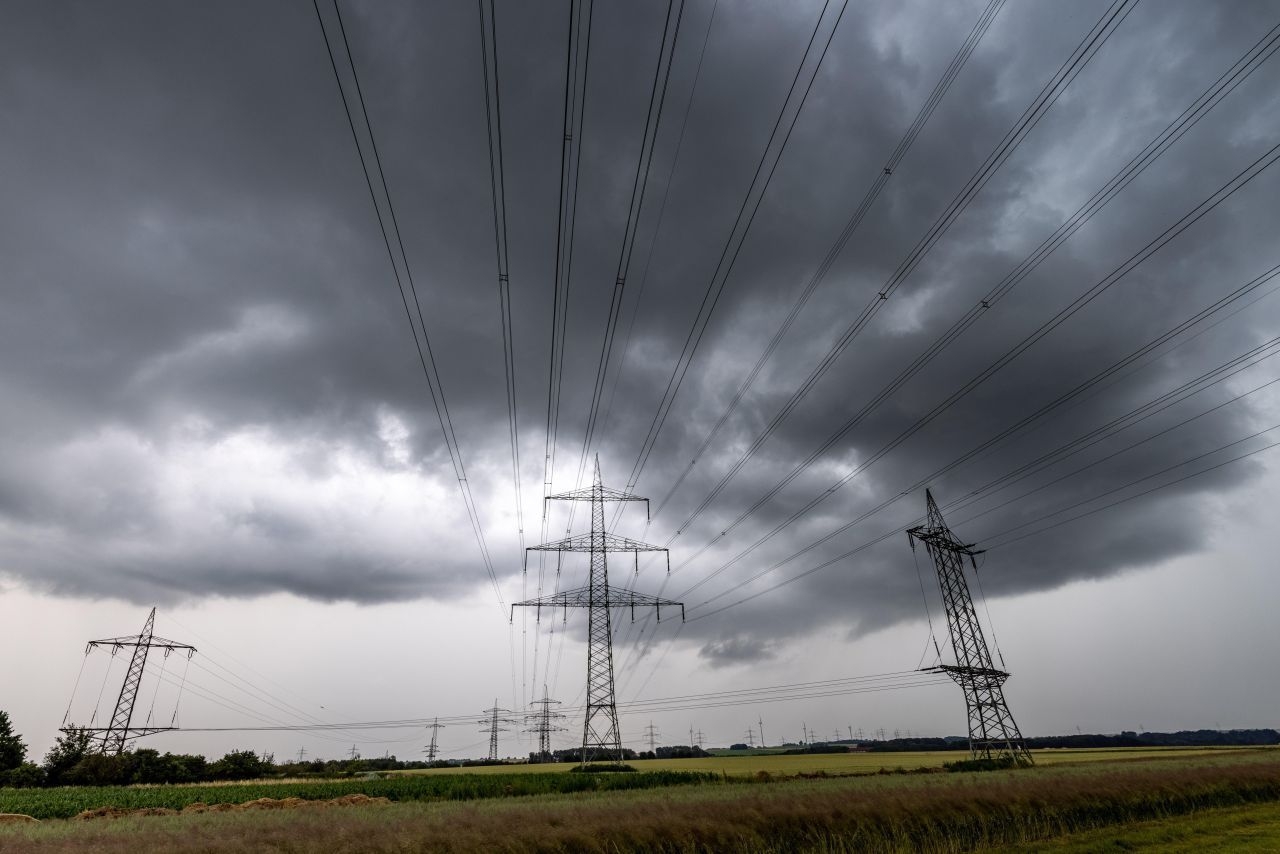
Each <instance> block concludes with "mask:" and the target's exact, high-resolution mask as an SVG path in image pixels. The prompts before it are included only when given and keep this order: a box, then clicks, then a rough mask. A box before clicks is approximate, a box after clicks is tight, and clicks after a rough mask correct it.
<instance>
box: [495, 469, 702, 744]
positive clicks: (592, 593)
mask: <svg viewBox="0 0 1280 854" xmlns="http://www.w3.org/2000/svg"><path fill="white" fill-rule="evenodd" d="M543 500H544V501H589V502H591V533H590V534H588V535H586V536H581V535H579V536H576V537H567V538H565V539H563V540H558V541H556V542H553V543H543V544H542V545H538V546H530V547H529V548H527V549H525V569H526V571H528V557H529V552H533V551H537V552H557V558H559V556H560V555H561V554H563V553H564V552H585V553H587V554H589V555H590V556H591V575H590V577H589V579H588V583H587V586H586V587H579V588H577V589H576V590H565V591H563V592H560V593H556V594H554V595H551V596H543V597H540V598H538V599H530V600H528V601H527V602H517V603H515V605H513V606H512V615H513V616H514V614H515V608H516V607H525V608H536V609H537V612H538V621H539V622H541V620H542V609H543V608H548V609H551V610H553V611H554V610H555V609H556V608H560V609H563V610H564V613H565V615H566V617H567V616H568V612H569V609H570V608H586V609H587V613H588V625H589V628H588V632H587V708H586V715H585V716H584V718H583V722H582V764H583V765H586V764H587V763H588V762H592V761H594V760H595V759H597V758H603V759H606V760H613V761H614V762H621V761H622V733H621V731H620V730H619V728H618V706H617V701H616V696H615V693H614V683H613V629H612V609H614V608H630V609H631V619H632V621H634V620H635V615H636V606H640V607H642V608H646V607H653V608H655V609H656V610H657V615H658V621H659V622H661V621H662V608H663V607H664V606H665V607H668V608H676V607H678V608H679V609H680V619H681V620H684V605H683V604H682V603H680V602H675V601H673V600H671V599H659V598H658V597H656V596H649V595H646V594H644V593H636V592H635V591H633V590H627V589H622V590H610V589H609V559H608V556H609V554H611V553H615V552H631V553H633V555H634V556H635V561H636V569H637V572H638V571H639V567H640V552H666V551H667V550H666V549H664V548H662V547H661V546H651V545H649V544H648V543H641V542H637V541H636V540H630V539H627V538H626V537H619V536H617V535H615V534H610V533H608V532H606V531H605V527H604V505H605V502H606V501H643V502H644V503H645V510H646V515H647V511H648V507H649V499H647V498H638V497H636V496H634V495H629V494H627V493H625V492H622V491H620V490H617V489H608V488H606V487H605V486H604V485H603V484H602V483H601V481H600V458H599V457H596V461H595V475H594V478H593V481H592V484H591V486H590V488H587V489H575V490H573V491H571V492H564V493H561V494H559V495H549V496H547V497H546V498H545V499H543ZM667 572H668V573H669V572H671V554H670V552H667Z"/></svg>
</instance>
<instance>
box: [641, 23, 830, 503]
mask: <svg viewBox="0 0 1280 854" xmlns="http://www.w3.org/2000/svg"><path fill="white" fill-rule="evenodd" d="M830 5H831V0H826V2H824V3H823V6H822V11H821V12H820V13H819V15H818V20H817V22H816V23H815V24H814V28H813V33H812V34H811V35H810V37H809V42H808V44H807V45H806V46H805V51H804V55H803V56H802V57H801V59H800V65H799V66H798V67H797V68H796V73H795V76H794V77H793V78H792V80H791V86H790V88H789V89H788V90H787V97H786V98H785V99H784V100H783V103H782V108H781V109H780V110H779V112H778V117H777V119H776V120H775V121H774V124H773V129H772V131H771V132H770V134H769V139H768V141H767V142H766V143H765V147H764V150H763V151H762V152H761V155H760V161H759V163H758V164H757V166H756V170H755V173H754V174H753V175H752V178H751V183H750V184H749V185H748V187H747V193H746V195H745V196H744V198H743V200H742V204H741V205H740V206H739V208H738V214H737V216H736V217H735V219H734V222H733V227H732V228H731V229H730V230H729V237H728V239H727V240H726V242H725V245H724V248H723V249H722V250H721V252H720V257H719V260H718V261H717V262H716V267H715V270H714V271H713V272H712V274H711V280H710V281H709V282H708V283H707V289H706V292H705V293H704V294H703V296H702V302H701V304H700V305H699V306H698V312H697V314H696V315H695V316H694V320H693V325H692V326H691V327H690V328H689V333H688V335H687V336H686V337H685V342H684V346H683V348H682V349H681V352H680V355H679V357H678V358H677V359H676V363H675V366H674V367H673V369H672V373H671V377H670V378H669V379H668V381H667V385H666V388H665V389H664V391H663V394H662V399H661V401H660V402H659V403H658V409H657V412H655V414H654V417H653V420H652V422H651V423H650V425H649V430H648V433H647V434H646V436H645V438H644V441H643V442H642V443H641V448H640V453H639V455H638V456H637V457H636V462H635V464H634V465H633V466H632V470H631V475H630V476H629V477H628V478H627V490H628V491H630V490H632V489H634V488H635V484H636V481H637V480H638V479H639V476H640V472H641V471H643V469H644V466H645V463H646V462H647V460H648V458H649V455H650V454H651V453H652V451H653V445H654V442H655V441H656V440H657V437H658V433H659V432H661V430H662V426H663V424H665V423H666V419H667V416H668V414H669V413H670V411H671V405H672V403H673V402H674V400H675V396H676V394H677V393H678V392H679V390H680V385H681V384H682V383H683V382H684V377H685V375H686V374H687V373H688V370H689V364H690V363H691V361H692V360H693V357H694V355H695V354H696V353H697V349H698V345H699V343H701V341H702V337H703V335H704V334H705V332H706V329H707V325H708V324H709V323H710V321H711V315H712V314H713V313H714V311H715V308H716V305H717V304H718V303H719V301H720V296H721V294H722V293H723V292H724V286H725V283H726V282H727V281H728V277H729V274H730V273H731V272H732V270H733V266H734V264H735V263H736V261H737V258H738V254H739V253H740V252H741V249H742V244H743V242H744V241H745V240H746V237H747V233H748V232H749V231H750V229H751V224H752V223H753V222H754V221H755V217H756V213H757V212H758V211H759V210H760V204H761V202H762V201H763V200H764V196H765V193H766V191H767V190H768V188H769V184H770V182H771V181H772V179H773V176H774V173H775V172H776V171H777V168H778V163H779V162H781V159H782V155H783V153H784V152H785V151H786V147H787V143H788V142H789V141H790V139H791V133H792V131H794V130H795V126H796V122H797V120H798V119H799V117H800V114H801V112H802V111H803V110H804V105H805V102H806V101H807V100H808V98H809V93H810V92H811V91H812V90H813V83H814V81H815V80H816V79H817V76H818V71H819V69H820V68H821V67H822V62H823V60H824V59H825V58H826V55H827V51H828V50H829V49H830V47H831V41H832V39H833V38H834V37H835V33H836V30H837V29H838V28H839V26H840V21H841V20H842V19H843V17H844V13H845V10H846V9H847V8H848V5H849V4H848V0H844V2H841V3H840V11H839V12H838V13H837V14H836V16H835V21H834V22H833V23H832V24H831V27H830V30H829V31H828V33H827V37H826V41H825V42H824V43H823V45H822V49H821V51H820V52H819V53H818V57H817V61H816V62H814V63H813V65H812V69H811V71H810V73H809V79H808V82H807V83H806V84H805V87H804V91H803V93H802V94H801V96H800V98H799V100H798V102H797V103H796V105H795V108H794V111H793V110H792V109H791V104H792V101H793V98H794V96H795V93H796V90H797V87H798V86H799V84H800V78H801V75H802V73H803V72H804V70H805V67H806V66H808V65H809V64H810V57H811V56H812V54H813V52H814V47H815V45H816V43H817V41H818V34H819V32H820V31H821V28H822V24H823V21H824V20H826V18H827V9H828V7H829V6H830ZM788 112H791V119H790V122H789V123H788V125H787V128H786V131H785V132H784V133H783V134H782V137H781V142H780V144H779V145H778V147H777V150H776V151H774V141H775V140H777V139H778V134H779V131H780V130H782V124H783V121H784V119H785V118H786V116H787V114H788ZM771 153H772V156H771ZM770 160H772V163H771V164H770ZM766 167H767V170H766Z"/></svg>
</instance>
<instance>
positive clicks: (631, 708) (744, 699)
mask: <svg viewBox="0 0 1280 854" xmlns="http://www.w3.org/2000/svg"><path fill="white" fill-rule="evenodd" d="M945 684H950V682H949V680H948V679H946V678H945V677H942V676H936V675H933V674H926V673H921V672H919V671H916V670H907V671H898V672H893V673H884V674H875V675H871V676H861V677H845V678H837V679H825V680H818V681H813V682H797V683H791V684H785V685H774V686H766V687H763V688H747V689H734V690H729V691H711V692H704V693H698V694H683V695H676V696H671V697H662V698H654V699H647V700H634V701H631V702H628V703H619V704H618V708H619V711H621V712H625V713H630V714H640V713H644V714H657V713H661V712H670V711H685V710H688V709H699V708H719V707H727V706H742V705H753V704H757V703H772V702H791V701H795V700H805V699H813V698H821V697H835V696H848V695H854V694H864V693H878V692H883V691H895V690H902V689H904V688H917V687H927V686H933V685H945ZM563 711H564V712H565V713H567V714H572V713H575V712H581V711H582V708H581V707H576V706H571V707H565V708H564V709H563ZM473 720H474V715H471V716H468V715H454V716H446V715H440V716H438V717H437V716H434V715H433V716H432V717H430V718H401V719H391V720H379V721H351V722H344V723H341V724H332V725H309V724H274V725H268V726H251V727H184V728H183V731H184V732H245V731H308V732H324V731H327V730H337V729H339V728H341V729H342V730H346V731H356V730H365V729H370V730H371V729H407V728H421V727H423V726H426V725H429V724H431V723H433V722H435V721H439V722H441V723H450V724H452V723H466V722H470V721H473ZM339 740H341V739H339Z"/></svg>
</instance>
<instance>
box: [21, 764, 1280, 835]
mask: <svg viewBox="0 0 1280 854" xmlns="http://www.w3.org/2000/svg"><path fill="white" fill-rule="evenodd" d="M1090 753H1093V752H1092V751H1091V752H1090ZM1098 753H1101V752H1098ZM1153 754H1156V755H1153ZM784 758H791V759H794V758H797V757H750V758H746V760H745V761H749V762H759V761H766V760H768V761H778V760H780V759H784ZM799 758H808V757H799ZM723 761H728V760H727V759H726V760H723ZM475 770H476V773H471V774H437V773H433V774H417V775H398V776H397V777H395V778H394V779H389V780H368V781H343V782H341V783H334V782H327V783H313V784H303V783H281V784H274V785H271V784H259V783H253V784H237V785H234V786H219V787H199V786H191V787H138V788H133V789H128V790H122V789H103V790H99V793H100V797H99V799H98V800H99V802H101V801H102V800H103V798H108V799H110V798H118V797H120V796H121V794H122V792H130V793H147V792H155V793H159V794H157V795H152V796H148V795H146V794H143V795H137V797H143V798H146V797H159V796H161V795H164V796H168V795H169V794H171V793H175V792H177V793H182V794H181V795H180V796H179V797H181V798H183V799H188V801H189V800H192V799H198V798H203V797H219V798H223V799H226V800H234V799H236V798H240V797H243V796H245V795H248V796H251V797H253V796H258V795H262V794H270V795H272V796H273V797H281V796H284V795H285V794H286V793H289V794H296V793H298V792H305V793H306V795H307V796H313V797H331V796H333V794H335V793H336V792H337V791H338V790H337V789H336V788H334V787H342V790H343V791H352V789H353V788H354V789H355V790H358V791H362V792H364V793H366V794H370V795H379V794H381V795H386V794H387V793H388V792H395V793H396V798H395V799H396V800H399V801H400V802H399V803H392V804H389V805H384V806H361V807H339V808H333V809H323V810H293V811H284V810H273V811H261V812H240V813H226V814H202V815H183V816H164V817H136V818H126V819H118V820H112V821H87V822H81V821H48V822H45V823H43V824H41V825H33V826H14V827H9V828H3V829H0V849H3V850H4V851H6V854H7V852H10V851H14V852H25V851H47V850H58V851H67V852H80V851H85V852H88V851H103V852H108V854H112V853H113V852H120V854H124V852H135V851H137V852H159V851H175V850H176V851H181V850H193V849H192V847H191V846H196V847H197V848H198V849H199V850H201V851H213V852H238V851H247V850H260V849H262V848H269V849H274V850H291V851H306V850H336V849H340V850H354V851H371V852H381V851H434V850H455V851H475V850H504V851H533V850H574V851H615V850H666V851H693V850H705V849H706V848H708V847H710V848H714V849H716V850H740V851H757V852H759V851H779V852H780V851H793V850H815V849H817V850H827V851H854V850H902V851H905V850H923V851H954V850H985V849H990V848H1000V847H1002V846H1006V847H1007V846H1013V847H1014V848H1016V849H1018V850H1023V849H1025V848H1026V847H1027V846H1028V845H1031V844H1033V843H1034V844H1037V845H1045V846H1049V847H1047V848H1046V850H1080V851H1083V850H1097V847H1096V843H1097V841H1098V840H1106V839H1111V838H1113V837H1114V838H1120V839H1123V838H1124V834H1132V835H1136V836H1135V838H1137V839H1139V840H1141V839H1160V838H1166V837H1167V836H1168V834H1171V833H1172V834H1175V835H1177V834H1179V833H1181V834H1182V835H1183V837H1184V838H1186V839H1189V840H1194V839H1196V838H1199V837H1198V836H1197V834H1198V833H1200V831H1201V829H1204V832H1208V833H1218V834H1219V835H1221V836H1222V837H1223V838H1232V835H1233V834H1235V835H1238V834H1240V833H1242V832H1245V831H1247V830H1249V828H1251V827H1253V828H1255V829H1254V830H1251V831H1249V832H1251V833H1254V835H1255V836H1257V834H1260V833H1264V832H1271V833H1274V832H1275V825H1276V821H1277V808H1276V805H1277V804H1278V803H1280V752H1277V751H1274V750H1222V751H1196V752H1190V751H1164V752H1156V751H1140V752H1139V751H1118V752H1111V753H1110V755H1109V756H1102V755H1095V756H1090V757H1088V758H1087V759H1085V758H1083V757H1082V758H1081V761H1074V762H1071V761H1059V762H1050V763H1045V762H1042V763H1041V765H1040V766H1039V767H1037V768H1034V769H1028V770H1019V771H1006V772H991V773H982V774H968V773H961V774H948V773H921V774H911V773H904V774H877V773H870V774H867V773H862V774H857V775H851V776H843V777H826V778H814V777H807V778H805V777H796V776H790V777H788V776H784V775H775V774H772V773H771V772H766V773H767V774H768V776H765V775H761V774H759V773H758V771H760V770H764V769H757V775H756V776H754V777H748V776H744V777H739V776H729V777H725V776H722V775H718V776H703V777H701V778H699V777H694V776H693V775H689V777H688V778H685V779H683V780H681V779H680V778H681V777H684V775H678V774H671V773H669V772H668V774H665V775H662V776H663V777H664V778H665V779H663V780H659V778H658V777H657V776H650V775H616V776H617V777H619V778H621V779H622V780H625V779H631V780H635V781H641V780H644V783H645V785H646V786H649V784H653V783H657V784H658V785H656V786H650V787H646V788H640V787H634V786H630V785H629V784H626V783H623V782H621V780H620V781H619V782H617V783H614V782H612V780H613V779H614V775H602V776H601V781H600V783H598V784H597V783H593V784H592V785H583V784H581V783H576V782H575V783H569V784H567V785H568V786H570V787H571V788H565V789H559V790H557V789H556V788H555V786H556V785H557V784H554V783H548V782H546V781H548V780H551V779H553V778H555V777H559V778H560V779H564V780H571V779H572V780H578V779H582V777H583V776H584V775H574V774H561V775H545V774H524V775H521V774H494V773H493V772H490V771H489V770H488V769H487V768H483V769H475ZM604 776H608V777H609V778H610V781H605V780H604V779H603V777H604ZM593 778H594V775H589V776H588V777H587V779H593ZM646 778H647V779H646ZM521 780H524V781H527V783H526V784H525V785H523V786H522V784H521V782H520V781H521ZM446 781H448V782H446ZM463 781H465V782H463ZM535 781H536V783H535ZM679 782H684V783H691V784H692V785H675V786H671V785H666V784H668V783H679ZM304 786H312V787H314V788H312V789H303V788H301V787H304ZM412 786H424V787H423V788H411V787H412ZM430 786H443V787H444V788H439V789H432V788H430ZM597 786H599V787H600V788H597ZM619 786H629V787H628V788H617V787H619ZM395 787H405V788H400V789H396V788H395ZM450 787H452V788H450ZM573 787H580V788H573ZM523 792H528V793H529V794H528V796H521V794H522V793H523ZM12 794H13V791H12V790H8V791H5V792H4V793H3V794H0V797H3V798H5V799H6V803H5V808H6V809H7V808H11V807H10V806H9V805H8V803H7V799H8V798H9V796H10V795H12ZM35 794H43V793H35ZM48 794H50V795H53V794H56V790H50V791H48ZM134 796H135V795H133V794H131V795H130V797H134ZM131 803H134V801H131ZM95 805H101V803H99V804H95ZM1259 821H1262V822H1263V824H1262V827H1263V829H1261V830H1258V829H1256V825H1257V824H1258V822H1259ZM1266 821H1270V822H1271V824H1270V825H1269V826H1270V827H1271V831H1266V827H1267V826H1268V825H1267V824H1266ZM1148 822H1156V823H1153V824H1144V823H1148ZM1108 834H1111V836H1108ZM1160 834H1164V836H1161V835H1160ZM1170 838H1171V837H1170ZM1058 846H1061V847H1058ZM1073 846H1074V847H1073ZM1090 846H1094V847H1090ZM1010 850H1013V849H1010Z"/></svg>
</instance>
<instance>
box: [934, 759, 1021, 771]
mask: <svg viewBox="0 0 1280 854" xmlns="http://www.w3.org/2000/svg"><path fill="white" fill-rule="evenodd" d="M942 767H943V768H946V769H947V770H948V771H952V772H963V771H1007V770H1009V769H1010V768H1020V767H1022V766H1020V765H1019V764H1018V760H1016V759H1014V758H1013V757H1012V756H998V757H996V758H994V759H963V760H960V761H958V762H945V763H943V765H942Z"/></svg>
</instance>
